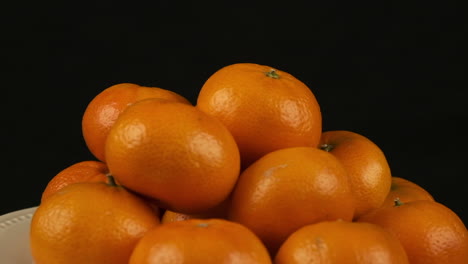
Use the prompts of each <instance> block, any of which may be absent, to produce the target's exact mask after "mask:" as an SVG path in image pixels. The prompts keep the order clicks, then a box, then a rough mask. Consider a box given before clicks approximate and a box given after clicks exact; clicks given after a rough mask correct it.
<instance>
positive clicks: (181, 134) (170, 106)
mask: <svg viewBox="0 0 468 264" xmlns="http://www.w3.org/2000/svg"><path fill="white" fill-rule="evenodd" d="M106 160H107V166H108V167H109V170H110V172H111V173H112V175H114V177H115V178H116V179H117V180H118V181H119V182H120V183H121V184H122V185H124V186H125V187H127V188H129V189H131V190H133V191H135V192H138V193H140V194H142V195H145V196H148V197H150V198H152V199H153V200H155V201H157V202H158V204H159V205H160V207H163V208H165V209H169V210H172V211H176V212H180V213H188V214H192V213H200V212H203V211H206V210H209V209H211V208H213V207H215V206H217V205H218V204H220V203H221V202H223V201H224V200H225V199H227V197H228V196H229V194H230V192H231V191H232V189H233V188H234V185H235V183H236V181H237V178H238V176H239V171H240V157H239V149H238V148H237V145H236V142H235V140H234V138H233V137H232V135H231V133H230V132H229V130H227V128H226V127H225V126H224V125H223V124H222V123H221V122H220V121H218V120H217V119H215V118H214V117H211V116H209V115H207V114H205V113H204V112H202V111H200V110H198V109H197V108H195V107H194V106H192V105H188V104H183V103H178V102H170V101H167V100H162V99H154V98H153V99H145V100H141V101H139V102H136V103H134V104H132V105H131V106H128V107H127V109H126V110H125V111H124V112H122V114H121V115H120V117H119V118H118V119H117V121H116V122H115V124H114V126H113V127H112V128H111V130H110V133H109V135H108V138H107V142H106Z"/></svg>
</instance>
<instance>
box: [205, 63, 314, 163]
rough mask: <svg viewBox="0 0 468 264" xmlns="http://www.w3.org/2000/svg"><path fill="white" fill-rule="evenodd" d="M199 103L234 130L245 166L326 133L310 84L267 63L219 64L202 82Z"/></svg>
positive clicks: (306, 142) (311, 141)
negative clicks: (222, 65) (221, 65)
mask: <svg viewBox="0 0 468 264" xmlns="http://www.w3.org/2000/svg"><path fill="white" fill-rule="evenodd" d="M196 106H197V107H198V108H199V109H201V110H202V111H204V112H206V113H208V114H210V115H212V116H214V117H216V118H218V119H219V120H221V122H223V124H225V125H226V126H227V128H228V129H229V130H230V131H231V133H232V134H233V135H234V138H235V139H236V141H237V143H238V145H239V150H240V153H241V158H242V167H243V168H246V167H248V165H249V164H251V163H252V162H253V161H255V160H257V159H258V158H260V157H261V156H263V155H265V154H267V153H268V152H271V151H273V150H277V149H281V148H286V147H297V146H309V147H316V146H317V145H318V143H319V139H320V134H321V132H322V116H321V112H320V107H319V104H318V102H317V100H316V98H315V96H314V94H313V93H312V91H311V89H309V87H307V86H306V85H305V84H304V83H303V82H301V81H300V80H298V79H297V78H296V77H294V76H293V75H291V74H289V73H287V72H284V71H281V70H278V69H275V68H273V67H269V66H266V65H259V64H254V63H236V64H232V65H228V66H225V67H223V68H221V69H219V70H218V71H216V72H215V73H214V74H212V75H211V76H210V77H209V78H208V79H207V80H206V82H205V83H204V84H203V86H202V88H201V90H200V92H199V94H198V98H197V104H196Z"/></svg>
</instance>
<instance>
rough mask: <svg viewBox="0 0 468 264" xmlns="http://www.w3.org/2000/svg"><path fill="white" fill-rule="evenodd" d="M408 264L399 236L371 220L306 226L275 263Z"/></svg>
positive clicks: (280, 252)
mask: <svg viewBox="0 0 468 264" xmlns="http://www.w3.org/2000/svg"><path fill="white" fill-rule="evenodd" d="M307 263H315V264H342V263H346V264H375V263H379V264H408V263H409V262H408V257H407V255H406V252H405V250H404V248H403V246H402V245H401V243H400V241H399V240H398V238H397V237H396V236H395V235H393V234H392V233H390V232H388V231H387V230H385V229H383V228H382V227H380V226H378V225H375V224H370V223H357V222H347V221H340V220H338V221H323V222H319V223H316V224H311V225H307V226H304V227H302V228H300V229H299V230H297V231H296V232H294V233H293V234H291V235H290V236H289V237H288V239H287V240H286V241H285V242H284V243H283V244H282V245H281V247H280V249H279V251H278V254H277V255H276V257H275V264H307Z"/></svg>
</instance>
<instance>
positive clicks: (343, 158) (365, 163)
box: [320, 130, 392, 217]
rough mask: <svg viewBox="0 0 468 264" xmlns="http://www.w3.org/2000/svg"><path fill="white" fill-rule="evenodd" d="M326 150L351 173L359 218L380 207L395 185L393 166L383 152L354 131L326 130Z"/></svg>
mask: <svg viewBox="0 0 468 264" xmlns="http://www.w3.org/2000/svg"><path fill="white" fill-rule="evenodd" d="M320 146H321V148H322V149H324V148H331V150H329V151H328V152H330V153H331V154H333V155H334V156H335V157H337V158H338V160H339V161H340V162H341V163H342V164H343V166H344V167H345V169H346V170H347V171H348V175H349V179H350V182H351V187H352V190H353V193H354V196H355V200H356V212H355V217H359V216H360V215H362V214H364V213H366V212H368V211H369V210H372V209H374V208H378V207H380V206H381V205H382V204H383V202H384V201H385V199H386V197H387V195H388V193H389V192H390V186H391V183H392V175H391V171H390V166H389V164H388V162H387V159H386V157H385V155H384V153H383V151H382V150H381V149H380V148H379V147H378V146H377V145H376V144H375V143H374V142H372V141H371V140H370V139H368V138H366V137H365V136H363V135H360V134H358V133H355V132H351V131H343V130H334V131H326V132H324V133H323V134H322V138H321V140H320Z"/></svg>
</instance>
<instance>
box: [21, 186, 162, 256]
mask: <svg viewBox="0 0 468 264" xmlns="http://www.w3.org/2000/svg"><path fill="white" fill-rule="evenodd" d="M157 225H159V218H158V216H157V215H156V214H155V212H154V211H153V209H152V208H151V207H150V206H149V205H148V204H147V203H146V202H145V201H143V200H142V199H140V198H139V197H137V196H135V195H134V194H132V193H130V192H128V191H127V190H126V189H125V188H123V187H122V186H119V185H116V184H115V183H114V182H113V181H110V182H109V183H95V182H93V183H89V182H86V183H75V184H70V185H68V186H66V187H64V188H62V189H61V190H59V191H58V192H56V193H55V194H54V195H52V196H50V197H49V198H48V199H46V200H45V201H44V202H43V203H41V204H40V205H39V207H38V208H37V210H36V211H35V213H34V215H33V218H32V220H31V226H30V248H31V254H32V257H33V260H34V263H36V264H63V263H67V264H75V263H76V264H83V263H87V264H94V263H96V264H98V263H99V264H102V263H109V264H110V263H112V264H119V263H122V264H127V263H128V260H129V258H130V254H131V252H132V251H133V248H134V247H135V245H136V243H137V242H138V240H139V239H140V238H141V237H142V236H143V235H144V234H145V233H146V232H148V231H149V230H151V229H153V228H154V227H156V226H157Z"/></svg>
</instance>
